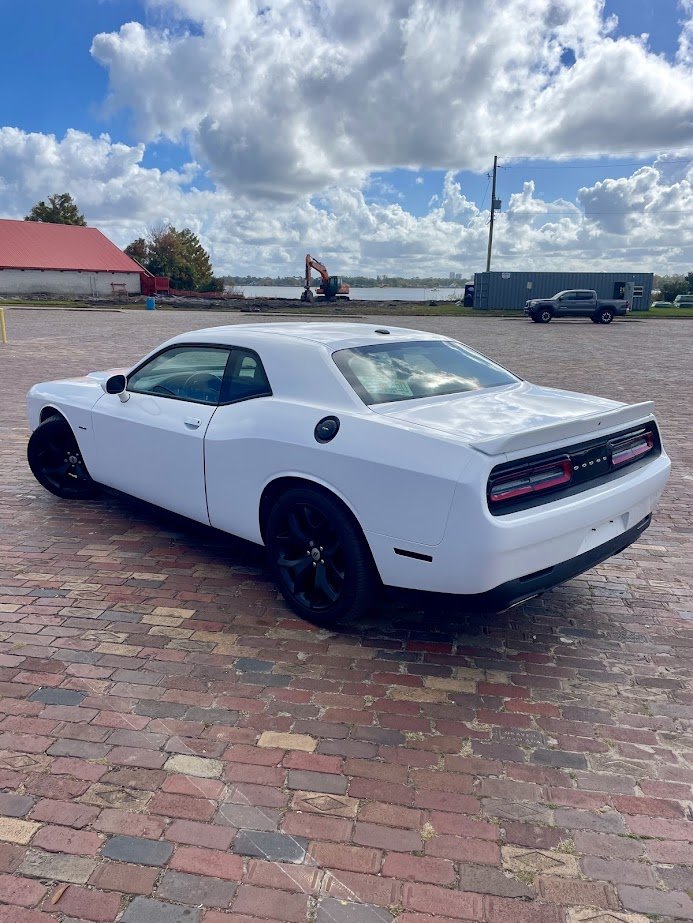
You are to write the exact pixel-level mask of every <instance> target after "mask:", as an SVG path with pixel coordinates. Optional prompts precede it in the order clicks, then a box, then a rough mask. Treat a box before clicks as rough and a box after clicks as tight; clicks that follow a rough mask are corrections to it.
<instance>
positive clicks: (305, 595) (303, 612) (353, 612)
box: [264, 487, 377, 624]
mask: <svg viewBox="0 0 693 923" xmlns="http://www.w3.org/2000/svg"><path fill="white" fill-rule="evenodd" d="M264 532H265V545H266V548H267V560H268V564H269V569H270V572H271V574H272V577H273V578H274V581H275V583H276V584H277V586H278V587H279V589H280V591H281V593H282V595H283V596H284V599H285V600H286V601H287V603H288V604H289V606H290V607H291V608H292V609H293V610H294V612H296V613H297V614H298V615H300V616H301V617H302V618H305V619H308V620H309V621H312V622H319V623H322V624H324V623H333V622H336V621H338V620H339V619H343V618H347V617H348V618H358V617H359V616H361V615H363V614H364V613H365V612H366V611H367V610H368V608H369V607H370V606H371V605H372V603H373V594H374V590H375V588H376V585H377V580H376V571H375V565H374V564H373V559H372V558H371V553H370V549H369V548H368V546H367V544H366V541H365V539H364V537H363V535H362V533H361V530H360V528H359V526H358V524H357V523H356V522H355V521H354V519H353V518H352V516H351V514H350V513H349V512H348V511H347V510H345V509H344V508H343V507H342V506H341V504H339V503H338V501H336V500H334V499H332V498H331V497H330V496H329V495H328V494H326V493H323V492H322V491H320V490H316V489H313V488H310V487H305V488H304V487H295V488H291V489H290V490H287V491H286V493H284V494H281V496H279V497H278V499H277V500H276V501H275V503H274V505H273V506H272V508H271V510H270V512H269V515H268V517H267V523H266V528H265V530H264Z"/></svg>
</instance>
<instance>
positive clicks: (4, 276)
mask: <svg viewBox="0 0 693 923" xmlns="http://www.w3.org/2000/svg"><path fill="white" fill-rule="evenodd" d="M142 273H143V269H142V267H141V266H140V265H139V263H136V262H135V261H134V260H131V259H130V257H129V256H127V255H126V254H125V253H123V251H122V250H121V249H120V248H119V247H117V246H116V245H115V244H114V243H112V242H111V241H110V240H109V239H108V238H107V237H106V236H105V235H104V234H102V233H101V231H99V230H97V229H96V228H82V227H76V226H73V225H66V224H43V223H41V222H37V221H13V220H10V219H7V218H0V295H4V296H10V297H12V296H17V295H20V296H21V295H49V296H111V295H113V294H117V293H125V292H127V293H128V294H130V295H139V294H140V275H141V274H142Z"/></svg>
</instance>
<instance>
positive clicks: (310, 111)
mask: <svg viewBox="0 0 693 923" xmlns="http://www.w3.org/2000/svg"><path fill="white" fill-rule="evenodd" d="M681 3H682V10H683V11H684V13H686V14H687V15H688V17H689V20H690V14H691V7H692V5H693V4H692V2H691V0H681ZM150 6H151V7H152V8H156V10H157V13H158V14H160V15H158V16H157V17H156V21H157V22H168V23H169V28H164V27H163V26H162V25H158V26H148V27H145V26H143V25H141V24H139V23H128V24H126V25H124V26H123V27H122V28H121V29H120V31H119V32H117V33H108V34H106V33H103V34H100V35H97V36H96V37H95V38H94V41H93V45H92V54H93V55H94V57H95V58H96V60H98V61H99V62H101V64H103V66H104V67H106V68H107V70H108V72H109V77H110V86H111V98H110V103H109V105H111V106H112V107H126V108H128V109H129V110H131V111H132V113H133V116H134V119H135V124H136V127H137V131H138V133H139V136H140V137H141V138H142V139H143V140H151V139H152V138H157V137H167V138H173V139H177V140H178V139H181V138H183V139H186V140H189V142H190V144H191V145H192V149H193V151H194V153H195V156H196V158H197V159H199V160H201V161H203V162H205V163H208V164H209V165H210V167H211V170H212V175H213V176H214V178H215V179H216V181H217V182H218V183H220V184H222V185H224V186H225V187H227V188H230V189H233V190H236V191H242V192H243V193H247V194H251V195H254V196H256V197H269V198H275V199H278V200H281V199H288V198H292V197H293V198H300V197H301V196H303V195H305V194H310V193H317V192H320V191H321V190H322V189H324V188H326V187H327V186H330V185H335V184H340V185H344V186H353V185H361V184H362V183H363V181H364V178H365V176H366V175H367V174H368V173H369V172H372V171H378V170H385V169H390V168H393V167H396V166H400V167H410V168H413V169H417V168H419V167H428V168H440V169H444V170H459V169H464V168H467V169H482V168H485V167H486V165H487V163H488V161H489V158H490V157H491V156H492V155H493V153H495V152H499V153H501V154H505V155H506V156H510V155H514V154H524V155H532V156H542V157H561V158H565V157H568V156H571V155H576V154H585V153H598V154H612V155H613V154H618V153H619V152H626V151H632V150H636V149H637V150H642V149H649V150H652V151H656V150H658V149H660V150H661V149H673V148H681V147H683V146H687V147H691V145H692V144H693V132H692V130H691V125H692V124H693V62H692V61H691V55H690V45H691V41H690V28H691V27H690V21H689V25H688V26H687V27H686V29H685V30H684V32H683V33H682V37H681V48H680V51H679V55H678V58H677V61H676V62H669V61H667V60H665V58H664V57H662V56H658V55H655V54H653V53H651V52H650V51H649V50H648V49H647V47H646V46H645V45H644V43H643V41H644V40H643V39H641V38H634V37H629V38H614V36H613V29H614V26H615V20H614V19H613V18H611V19H607V18H605V16H604V11H603V6H604V4H603V0H380V2H378V3H377V4H374V3H372V2H371V0H349V2H348V3H347V2H344V0H321V2H320V3H319V4H318V3H316V2H315V0H273V2H271V3H269V2H266V0H150ZM567 49H569V50H571V51H572V52H573V53H574V55H575V63H574V65H573V66H565V65H563V64H562V63H561V55H562V53H563V52H564V50H567Z"/></svg>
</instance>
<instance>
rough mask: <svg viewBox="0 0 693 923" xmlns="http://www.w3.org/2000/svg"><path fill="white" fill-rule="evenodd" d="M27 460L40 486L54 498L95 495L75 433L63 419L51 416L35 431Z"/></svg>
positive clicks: (81, 498)
mask: <svg viewBox="0 0 693 923" xmlns="http://www.w3.org/2000/svg"><path fill="white" fill-rule="evenodd" d="M27 460H28V462H29V467H30V468H31V472H32V474H33V475H34V477H35V478H36V480H37V481H38V482H39V484H41V486H42V487H45V488H46V490H49V491H50V492H51V493H52V494H55V495H56V497H62V498H63V499H65V500H87V499H89V498H90V497H93V496H94V495H95V494H96V493H97V490H98V488H97V485H96V484H95V483H94V481H92V479H91V476H90V475H89V472H88V471H87V466H86V465H85V463H84V459H83V458H82V453H81V452H80V450H79V446H78V445H77V440H76V439H75V436H74V433H73V432H72V430H71V429H70V426H69V425H68V424H67V423H66V422H65V420H63V419H62V417H50V418H49V419H48V420H44V422H43V423H41V425H40V426H38V427H37V428H36V429H35V430H34V432H33V433H32V434H31V438H30V439H29V445H28V447H27Z"/></svg>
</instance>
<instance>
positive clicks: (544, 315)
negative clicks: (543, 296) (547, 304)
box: [537, 308, 553, 324]
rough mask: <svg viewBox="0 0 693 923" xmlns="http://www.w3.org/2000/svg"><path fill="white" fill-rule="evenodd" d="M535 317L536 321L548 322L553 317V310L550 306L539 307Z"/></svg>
mask: <svg viewBox="0 0 693 923" xmlns="http://www.w3.org/2000/svg"><path fill="white" fill-rule="evenodd" d="M537 317H538V320H537V323H539V324H548V323H549V321H550V320H551V318H552V317H553V311H552V310H551V308H540V309H539V311H537Z"/></svg>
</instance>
